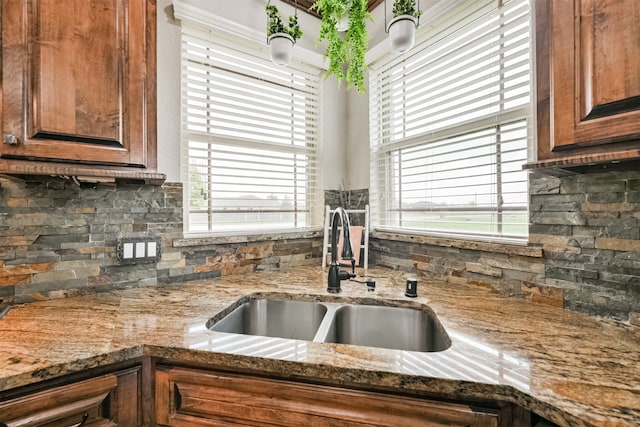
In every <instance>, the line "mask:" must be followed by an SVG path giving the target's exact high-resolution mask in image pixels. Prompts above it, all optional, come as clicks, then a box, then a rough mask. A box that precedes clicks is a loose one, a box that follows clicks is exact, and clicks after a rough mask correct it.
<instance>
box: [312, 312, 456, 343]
mask: <svg viewBox="0 0 640 427" xmlns="http://www.w3.org/2000/svg"><path fill="white" fill-rule="evenodd" d="M323 341H324V342H333V343H342V344H354V345H363V346H368V347H382V348H391V349H395V350H407V351H443V350H446V349H447V348H449V347H450V346H451V340H450V339H449V336H448V335H447V333H446V332H445V330H444V328H443V326H442V325H441V324H440V322H439V321H438V319H437V317H436V315H435V313H433V312H430V311H421V310H415V309H412V308H402V307H382V306H372V305H346V306H343V307H339V308H337V309H336V311H335V314H334V316H333V319H332V320H331V323H330V324H329V328H328V330H327V334H326V336H325V337H324V339H323Z"/></svg>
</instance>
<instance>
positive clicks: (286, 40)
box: [266, 2, 302, 66]
mask: <svg viewBox="0 0 640 427" xmlns="http://www.w3.org/2000/svg"><path fill="white" fill-rule="evenodd" d="M266 11H267V17H268V20H267V44H268V45H269V46H270V48H271V60H272V61H273V62H274V63H275V64H278V65H283V66H284V65H289V63H290V62H291V57H292V50H293V45H294V44H295V42H296V40H298V39H299V38H300V37H302V31H301V30H300V25H299V24H298V14H297V12H296V14H294V15H291V16H289V25H288V26H287V27H285V25H284V23H283V22H282V18H281V17H280V11H279V10H278V8H277V7H276V6H275V5H272V4H271V2H269V3H267V7H266Z"/></svg>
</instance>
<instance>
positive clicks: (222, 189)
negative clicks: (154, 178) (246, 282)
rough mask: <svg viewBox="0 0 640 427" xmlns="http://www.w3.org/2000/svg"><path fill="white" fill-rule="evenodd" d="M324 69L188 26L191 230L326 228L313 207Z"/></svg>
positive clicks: (186, 150) (186, 140) (185, 110)
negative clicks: (275, 58) (281, 60)
mask: <svg viewBox="0 0 640 427" xmlns="http://www.w3.org/2000/svg"><path fill="white" fill-rule="evenodd" d="M319 74H320V72H319V70H318V69H315V68H313V67H310V66H309V67H308V66H303V65H298V66H289V67H279V66H276V65H274V64H272V63H271V61H270V60H269V58H268V52H265V49H264V48H263V47H261V46H254V45H252V44H250V43H248V42H245V41H242V40H240V39H238V40H235V39H234V40H233V41H229V40H228V39H225V38H224V36H223V35H220V34H216V33H212V32H209V31H205V30H202V29H200V28H194V27H191V26H189V25H188V24H186V23H184V22H183V34H182V132H181V138H182V148H183V150H182V152H183V156H182V157H183V158H182V171H183V178H184V182H186V185H187V189H186V194H187V199H188V201H187V203H186V214H185V216H186V220H185V222H186V224H187V225H186V231H187V232H194V233H224V234H234V233H237V232H241V233H243V234H246V233H247V232H257V233H259V232H263V231H274V230H281V231H287V230H299V229H304V228H310V227H318V226H321V218H320V216H319V215H321V212H320V213H318V212H315V211H314V207H317V206H322V202H321V201H320V203H318V202H317V200H316V199H317V198H318V197H319V196H320V194H319V193H320V187H319V185H318V171H317V164H318V159H317V143H318V111H319V102H320V101H319V97H320V96H319V77H318V76H319Z"/></svg>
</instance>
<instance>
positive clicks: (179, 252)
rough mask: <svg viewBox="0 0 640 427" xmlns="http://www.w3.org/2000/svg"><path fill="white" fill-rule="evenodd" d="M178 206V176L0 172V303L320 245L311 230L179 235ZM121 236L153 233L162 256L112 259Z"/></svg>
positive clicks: (295, 257)
mask: <svg viewBox="0 0 640 427" xmlns="http://www.w3.org/2000/svg"><path fill="white" fill-rule="evenodd" d="M182 215H183V208H182V184H180V183H177V184H175V183H173V184H172V183H166V184H164V185H163V186H161V187H157V186H151V185H140V184H126V183H119V184H118V185H117V186H116V185H108V184H81V185H78V184H76V183H74V181H72V180H68V179H63V178H42V177H32V178H27V179H9V178H0V300H3V301H0V304H6V303H23V302H30V301H35V300H46V299H50V298H63V297H67V296H73V295H78V294H83V293H88V292H99V291H103V290H111V289H116V288H128V287H136V286H154V285H157V284H164V283H172V282H178V281H184V280H191V279H201V278H208V277H218V276H221V275H225V274H231V273H241V272H245V271H253V270H259V269H263V270H264V269H278V268H282V267H286V266H288V265H292V264H295V265H300V264H304V263H312V262H317V263H319V258H320V257H321V254H322V234H321V233H320V232H316V233H301V234H298V235H294V236H291V235H287V236H286V238H285V237H284V236H277V235H270V236H264V239H262V240H261V239H259V238H258V239H253V240H255V241H253V242H250V241H247V240H248V239H243V240H237V239H236V240H234V239H184V238H183V228H182V227H183V221H182ZM120 237H160V238H161V243H162V259H161V260H160V262H159V263H157V264H137V265H119V264H118V262H117V256H116V244H117V239H118V238H120ZM314 258H318V260H314Z"/></svg>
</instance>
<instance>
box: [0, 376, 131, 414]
mask: <svg viewBox="0 0 640 427" xmlns="http://www.w3.org/2000/svg"><path fill="white" fill-rule="evenodd" d="M139 371H140V369H139V368H133V369H130V370H127V371H123V372H118V373H115V374H108V375H103V376H100V377H97V378H92V379H88V380H85V381H79V382H75V383H72V384H69V385H64V386H60V387H54V388H51V389H48V390H44V391H41V392H37V393H33V394H29V395H26V396H23V397H18V398H15V399H11V400H8V401H5V402H0V426H3V427H5V426H6V427H14V426H15V427H18V426H31V427H48V426H72V425H83V426H116V425H117V426H120V427H135V426H137V425H139V410H138V409H139V408H138V406H139V403H138V402H139V399H138V388H139V381H140V378H139Z"/></svg>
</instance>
